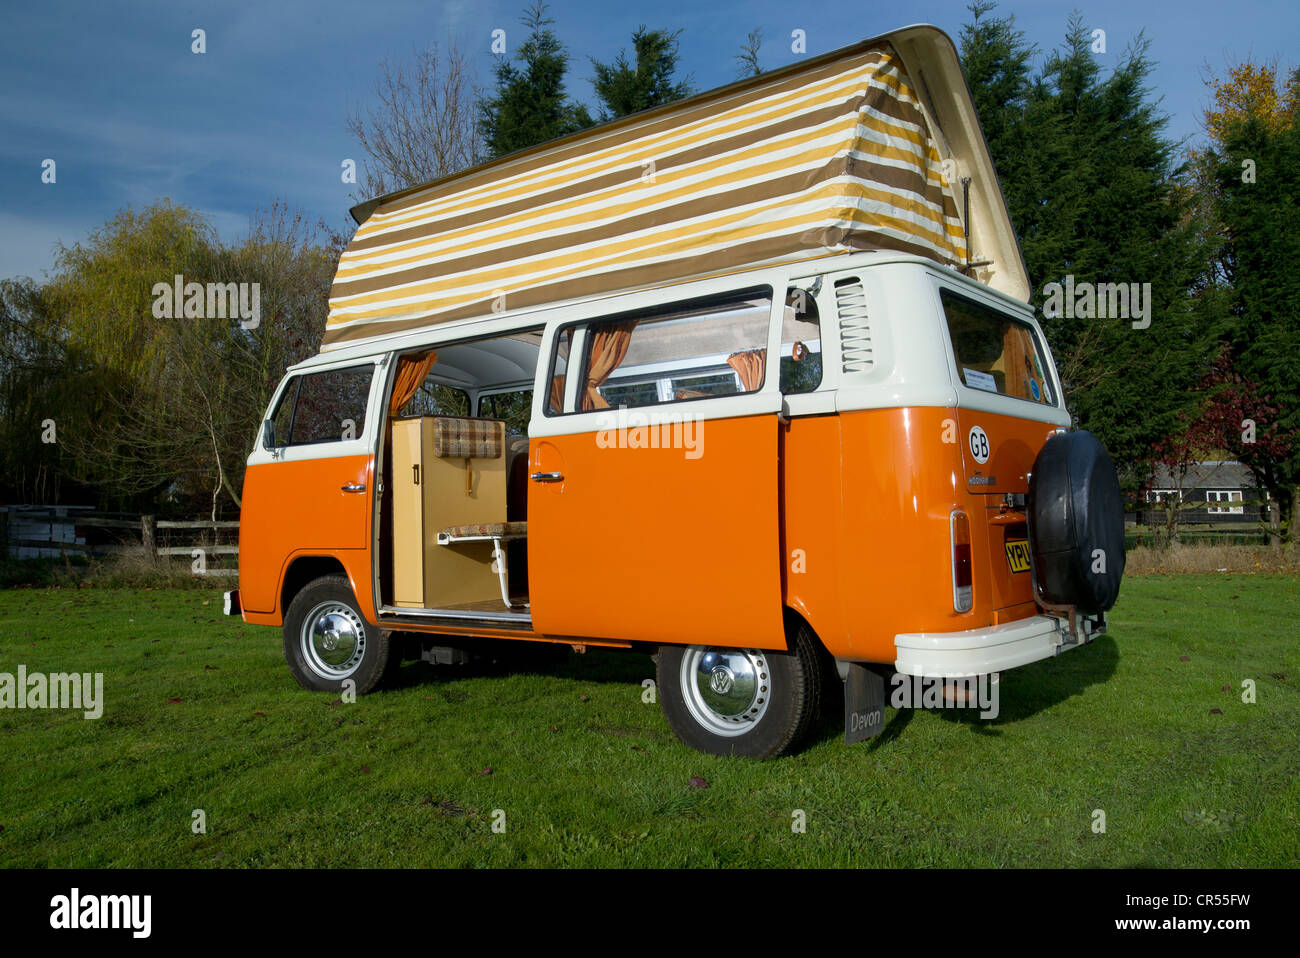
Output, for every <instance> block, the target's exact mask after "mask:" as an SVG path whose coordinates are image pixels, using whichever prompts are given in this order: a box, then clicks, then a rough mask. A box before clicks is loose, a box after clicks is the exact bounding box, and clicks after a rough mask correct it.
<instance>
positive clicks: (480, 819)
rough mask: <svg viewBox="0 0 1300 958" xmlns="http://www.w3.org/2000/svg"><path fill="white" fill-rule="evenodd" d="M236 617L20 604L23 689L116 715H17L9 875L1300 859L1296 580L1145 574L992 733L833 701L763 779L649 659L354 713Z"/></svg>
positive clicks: (10, 653)
mask: <svg viewBox="0 0 1300 958" xmlns="http://www.w3.org/2000/svg"><path fill="white" fill-rule="evenodd" d="M220 609H221V597H220V594H219V593H217V592H204V591H175V592H172V591H147V590H146V591H127V590H114V589H83V590H68V589H53V590H8V591H0V672H10V673H13V672H16V671H17V667H18V665H19V663H22V664H24V665H26V667H27V670H28V671H29V672H47V673H48V672H64V671H77V672H103V673H104V696H105V700H106V704H105V707H104V714H103V717H102V718H100V719H99V720H97V721H86V720H84V719H83V718H82V715H81V713H80V712H70V711H51V710H44V711H31V710H24V711H18V710H10V709H4V710H0V864H2V865H6V866H66V867H71V866H76V867H108V866H113V867H132V866H164V867H191V866H196V867H211V866H218V867H250V866H251V867H262V866H306V867H324V866H331V867H340V866H342V867H347V866H381V867H382V866H515V865H530V866H531V865H535V866H554V865H562V866H670V867H671V866H733V867H750V866H854V867H870V866H901V867H907V866H941V867H946V866H985V867H999V866H1049V867H1050V866H1100V867H1116V866H1158V867H1228V868H1232V867H1241V866H1286V867H1293V866H1295V865H1297V864H1298V863H1300V579H1297V578H1295V577H1287V576H1265V575H1232V576H1226V575H1220V576H1177V577H1175V576H1141V577H1130V578H1129V579H1127V580H1126V581H1125V584H1124V591H1123V595H1122V596H1121V598H1120V602H1119V605H1118V606H1117V607H1116V609H1115V611H1114V613H1113V614H1112V618H1111V632H1110V634H1109V635H1107V636H1103V637H1101V638H1100V639H1098V640H1097V641H1096V642H1095V643H1093V644H1092V645H1090V646H1087V647H1085V648H1083V649H1078V650H1075V651H1071V652H1069V653H1067V654H1065V655H1063V656H1061V657H1060V658H1058V659H1054V660H1051V661H1046V662H1040V663H1037V664H1035V665H1032V666H1029V667H1026V668H1023V669H1018V670H1016V671H1014V672H1010V673H1006V674H1004V675H1003V676H1002V684H1001V714H1000V716H999V717H998V718H997V719H996V720H994V721H991V722H981V721H980V720H978V719H977V718H975V716H974V714H973V713H969V712H952V711H948V712H941V711H917V712H895V711H894V710H892V709H888V710H886V731H885V733H884V735H882V736H881V737H880V738H878V739H876V740H874V741H873V742H870V743H863V744H859V745H855V746H850V747H845V746H844V744H843V743H842V740H841V737H842V728H841V726H840V724H839V723H840V721H841V720H840V717H839V714H838V709H839V708H840V703H839V698H838V691H836V695H835V699H834V700H833V706H832V709H831V712H832V714H831V715H830V716H829V717H828V718H827V719H826V720H825V721H824V722H823V723H822V725H821V727H820V728H819V729H818V731H817V732H816V734H815V735H814V737H813V738H812V740H811V741H810V742H809V743H808V744H807V746H806V747H805V748H804V750H803V751H801V752H800V753H799V754H797V755H795V756H793V757H789V758H784V759H778V760H775V761H770V762H764V763H758V762H752V761H747V760H739V759H717V758H712V757H708V756H704V755H701V754H698V753H696V752H693V751H691V750H689V749H687V748H686V747H685V746H683V745H681V744H679V743H678V742H677V740H676V739H675V738H674V737H673V735H672V733H671V732H670V731H669V729H668V726H667V724H666V723H665V721H664V719H663V717H662V715H661V714H660V711H659V707H658V705H650V704H645V703H644V702H643V701H642V697H643V691H644V690H643V688H642V686H641V681H642V680H643V679H645V678H650V677H652V676H653V674H654V671H653V663H652V662H651V661H650V659H649V658H648V657H647V656H645V655H639V654H630V653H619V652H591V653H588V654H587V655H585V656H579V655H576V654H575V655H571V656H570V657H569V660H568V663H567V664H565V665H559V666H555V667H552V668H550V669H549V670H547V671H545V672H541V673H538V672H523V673H514V674H511V673H509V672H506V671H502V670H497V671H490V670H489V671H485V670H478V671H470V670H467V669H465V668H464V667H452V666H446V667H440V668H432V667H429V666H426V665H423V664H417V663H408V664H407V666H406V667H405V669H404V670H403V677H402V683H401V687H400V688H398V689H396V690H393V691H388V692H383V693H379V694H375V695H372V696H368V697H363V698H361V699H359V700H358V701H357V703H356V704H350V705H349V704H342V703H340V702H338V700H337V698H336V697H335V696H333V695H324V694H314V693H310V692H305V691H303V690H301V689H300V688H299V687H298V686H297V684H296V683H295V682H294V681H293V679H292V678H291V677H290V675H289V672H288V669H287V668H286V666H285V664H284V661H283V658H282V656H281V649H280V633H279V630H277V629H268V628H261V627H255V626H248V625H245V624H244V623H242V622H240V621H239V620H237V619H227V618H224V617H223V616H222V615H221V614H220ZM1244 679H1253V680H1254V682H1255V684H1256V696H1257V701H1256V702H1255V704H1245V703H1243V702H1242V688H1241V683H1242V681H1243V680H1244ZM489 769H490V772H489V771H488V770H489ZM693 778H696V779H703V780H704V781H705V782H706V783H707V787H703V788H702V787H698V784H697V785H694V786H693V785H692V783H691V780H692V779H693ZM195 809H203V811H204V813H205V816H206V824H207V831H206V834H195V833H194V831H193V830H192V828H191V823H192V821H193V819H192V813H193V811H194V810H195ZM497 809H500V810H502V811H503V812H504V822H505V831H504V832H494V831H493V827H492V826H493V821H494V810H497ZM796 809H798V810H802V811H803V813H804V817H805V820H806V831H804V832H802V833H796V832H794V831H792V828H791V825H792V822H793V821H794V820H795V819H794V812H795V810H796ZM1095 809H1100V810H1102V811H1104V812H1105V816H1106V828H1105V833H1104V834H1097V833H1095V832H1094V831H1093V821H1094V817H1093V812H1094V810H1095ZM498 820H499V818H498Z"/></svg>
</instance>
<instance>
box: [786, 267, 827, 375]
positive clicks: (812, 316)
mask: <svg viewBox="0 0 1300 958" xmlns="http://www.w3.org/2000/svg"><path fill="white" fill-rule="evenodd" d="M821 384H822V336H821V316H820V315H819V314H818V312H817V300H816V299H815V298H813V295H812V294H811V293H810V292H809V291H808V290H805V289H799V288H798V287H791V288H790V289H789V291H788V292H787V293H786V297H785V317H784V319H783V320H782V322H781V392H782V393H785V394H787V395H789V394H790V393H808V392H812V391H813V390H815V389H816V388H817V387H818V386H820V385H821Z"/></svg>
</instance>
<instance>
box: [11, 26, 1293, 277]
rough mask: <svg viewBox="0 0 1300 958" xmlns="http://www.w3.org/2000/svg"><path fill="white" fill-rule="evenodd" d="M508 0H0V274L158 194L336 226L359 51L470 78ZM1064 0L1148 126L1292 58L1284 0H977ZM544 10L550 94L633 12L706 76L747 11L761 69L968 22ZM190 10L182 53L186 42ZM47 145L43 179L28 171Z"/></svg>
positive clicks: (1030, 33)
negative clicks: (1156, 112)
mask: <svg viewBox="0 0 1300 958" xmlns="http://www.w3.org/2000/svg"><path fill="white" fill-rule="evenodd" d="M528 2H529V0H449V2H438V0H428V2H422V3H420V2H411V0H393V2H388V0H366V2H361V0H254V2H226V3H193V2H185V0H179V2H176V0H171V2H146V0H82V2H71V0H42V2H40V3H29V2H23V3H20V2H18V0H0V91H2V92H0V278H6V277H12V276H19V275H25V276H31V277H33V278H36V279H42V278H44V277H45V275H46V273H47V271H50V270H52V269H53V267H54V262H55V257H54V250H55V247H56V245H57V244H58V243H63V244H66V245H69V246H70V245H72V244H74V243H76V242H79V241H83V240H84V239H85V238H86V237H87V236H88V235H89V234H90V232H91V231H92V230H94V229H97V228H98V227H100V226H102V225H103V224H104V223H105V222H106V221H107V220H109V219H110V218H112V217H113V216H114V215H115V214H116V213H117V212H118V211H120V210H122V209H124V208H127V207H132V208H137V209H139V208H142V207H144V206H147V205H150V204H151V203H153V202H155V201H156V200H158V199H161V198H169V199H170V200H171V201H172V202H174V203H181V204H185V205H187V206H190V207H193V208H194V209H196V210H198V211H200V212H201V213H203V214H204V215H205V216H207V217H208V218H209V220H210V222H211V223H212V224H213V226H214V227H215V228H216V229H217V231H218V234H219V235H220V237H221V238H222V239H223V240H224V241H226V242H234V241H236V240H237V239H238V238H239V237H241V236H243V235H244V234H246V233H247V231H248V227H249V221H250V217H251V216H252V215H253V214H254V213H255V212H256V211H257V210H259V209H265V208H267V207H269V206H270V205H271V204H272V203H273V202H275V201H277V200H279V201H282V202H284V203H286V204H288V206H289V207H290V208H292V209H296V210H300V211H301V212H303V213H304V214H305V215H306V217H307V219H308V220H309V221H310V222H313V223H314V222H316V221H317V220H324V221H325V222H326V223H327V224H328V225H329V226H331V227H332V228H335V229H347V228H350V223H351V221H350V220H349V219H348V217H347V210H348V208H349V207H350V206H351V205H352V204H353V202H354V201H355V197H354V196H353V193H354V191H355V190H356V187H355V185H351V184H346V183H343V182H342V180H341V176H340V172H341V169H342V167H341V164H342V162H343V161H344V160H345V159H354V160H355V161H356V162H357V165H358V167H360V166H361V165H362V160H363V155H362V153H361V152H360V150H359V147H358V145H357V144H356V143H355V141H353V139H352V138H351V136H350V134H349V133H348V131H347V116H348V113H349V111H351V112H357V111H364V110H365V109H367V108H368V107H370V106H371V105H373V103H374V100H375V96H374V90H375V84H376V81H377V79H378V76H379V64H380V62H381V61H384V60H389V61H392V62H394V63H399V64H400V63H402V62H409V61H410V60H411V59H412V54H413V52H414V51H415V50H416V49H418V48H422V47H424V46H425V45H426V44H430V43H438V44H442V45H446V44H447V43H449V42H453V41H454V42H457V43H459V44H460V45H461V46H462V48H463V49H465V50H466V51H467V52H468V53H469V55H470V60H471V63H472V65H473V67H474V69H475V72H476V74H477V77H478V80H479V82H480V83H481V84H482V85H484V86H489V85H490V83H491V79H492V66H493V63H494V60H493V57H492V54H491V52H490V47H491V43H492V33H493V31H494V30H497V29H502V30H505V31H506V42H507V46H508V48H509V49H510V50H513V49H514V44H515V43H517V42H518V41H520V40H522V38H523V37H524V36H525V35H526V33H527V31H526V30H525V29H524V28H523V27H522V26H521V25H520V22H519V20H520V17H521V15H522V13H523V9H524V7H525V6H526V5H527V4H528ZM1075 9H1077V10H1078V12H1079V14H1080V15H1081V16H1082V18H1083V20H1084V22H1085V24H1086V25H1087V26H1088V28H1089V29H1090V30H1092V29H1101V30H1104V31H1105V33H1106V53H1104V54H1099V59H1100V61H1101V62H1102V64H1103V67H1106V68H1109V67H1111V66H1113V65H1114V64H1116V63H1117V62H1119V59H1120V57H1121V56H1122V55H1123V51H1124V49H1125V47H1126V46H1127V45H1128V44H1129V43H1131V42H1132V41H1133V40H1134V38H1135V37H1136V36H1137V35H1138V34H1139V33H1140V32H1142V31H1145V36H1146V37H1147V39H1149V40H1150V41H1151V46H1150V51H1149V55H1150V57H1151V58H1152V59H1153V60H1154V61H1155V64H1156V65H1155V70H1154V73H1153V75H1152V77H1151V86H1152V87H1153V88H1154V91H1155V93H1154V95H1155V96H1156V97H1158V98H1159V99H1160V105H1161V108H1162V109H1163V111H1164V112H1165V113H1166V114H1168V115H1169V118H1170V122H1169V127H1168V131H1169V133H1170V134H1171V135H1172V136H1173V137H1174V138H1176V139H1183V140H1186V141H1187V142H1188V143H1189V144H1195V143H1197V142H1198V141H1200V140H1202V139H1203V136H1204V133H1203V128H1202V125H1201V118H1202V116H1203V112H1204V110H1205V107H1206V105H1207V103H1208V94H1207V88H1206V86H1205V82H1204V80H1205V77H1206V76H1207V75H1209V73H1216V74H1222V73H1224V72H1226V68H1227V66H1228V65H1230V64H1232V63H1236V62H1238V61H1241V60H1244V59H1252V60H1255V61H1270V60H1274V59H1278V60H1279V61H1280V62H1281V64H1282V65H1283V66H1284V67H1285V66H1295V65H1296V64H1295V60H1294V57H1295V56H1296V53H1295V51H1296V49H1297V47H1298V44H1297V42H1296V41H1297V40H1300V4H1297V3H1295V2H1294V0H1281V2H1263V0H1232V2H1229V3H1225V2H1221V0H1212V2H1205V0H1180V2H1172V0H1158V2H1153V3H1144V2H1140V0H1094V2H1086V3H1085V2H1082V0H1080V2H1076V3H1069V2H1067V3H1057V2H1042V0H1002V2H1001V3H1000V5H999V6H998V8H997V10H996V11H995V12H996V13H999V14H1008V13H1010V14H1014V15H1015V18H1016V23H1017V26H1018V27H1019V28H1020V29H1021V30H1023V31H1024V33H1025V35H1026V37H1027V39H1028V40H1029V41H1030V42H1032V43H1034V44H1036V45H1037V47H1038V49H1039V51H1040V55H1041V54H1045V53H1047V52H1048V51H1050V50H1052V49H1053V48H1055V47H1058V46H1059V45H1060V44H1061V42H1062V39H1063V37H1064V34H1065V30H1066V23H1067V20H1068V18H1069V16H1070V13H1071V11H1072V10H1075ZM549 13H550V16H551V17H552V19H554V21H555V24H554V29H555V30H556V31H557V33H558V34H559V37H560V39H561V41H562V42H563V43H564V44H565V46H566V47H567V48H568V51H569V53H570V54H571V56H572V58H573V62H572V65H571V67H570V72H569V76H568V81H567V82H568V89H569V93H570V94H571V95H572V96H574V97H575V98H577V99H580V100H583V101H584V102H587V103H588V104H589V105H590V104H592V103H593V102H594V96H593V94H592V88H591V83H590V78H591V75H592V71H591V65H590V60H591V58H592V57H595V58H597V59H599V60H602V61H609V60H612V59H613V58H614V57H615V56H616V55H617V53H618V51H619V50H621V49H626V48H630V38H631V35H632V32H633V31H634V30H635V29H636V28H637V27H638V26H640V25H643V24H644V25H645V26H647V27H650V28H664V29H669V30H676V29H679V28H680V29H681V30H682V34H681V37H680V53H681V67H682V69H683V71H684V72H687V73H689V74H690V75H691V82H692V85H693V87H694V88H695V89H696V90H705V89H709V88H711V87H715V86H720V85H722V84H725V83H729V82H731V81H732V80H734V79H736V70H737V64H736V61H735V55H736V54H737V53H738V52H739V50H740V46H741V44H742V43H743V42H744V39H745V37H746V35H747V34H748V33H749V31H750V30H753V29H755V28H759V29H761V30H762V31H763V37H764V41H763V45H762V49H761V53H760V62H761V64H762V65H763V67H764V68H769V69H770V68H775V67H778V66H783V65H785V64H787V63H791V62H793V61H794V60H796V59H798V58H799V57H798V56H797V55H796V54H794V53H792V52H791V40H790V37H791V34H792V31H794V30H803V31H804V34H805V36H806V44H807V55H809V56H812V55H816V54H819V53H824V52H826V51H827V50H833V49H836V48H837V47H842V46H845V45H847V44H849V43H852V42H854V41H856V40H859V39H862V38H865V37H871V36H876V35H878V34H881V33H886V32H889V31H890V30H894V29H897V28H899V27H902V26H906V25H909V24H912V23H932V24H935V25H937V26H939V27H940V28H942V29H943V30H945V31H947V32H948V33H949V34H950V35H951V36H953V38H954V39H956V38H957V37H958V34H959V32H960V30H961V27H962V25H963V24H965V23H968V22H969V20H970V14H969V11H968V10H967V0H911V2H908V3H906V4H900V5H897V6H894V5H890V4H884V3H863V2H860V0H858V2H848V0H799V2H797V3H792V2H789V0H744V2H733V0H714V2H711V3H701V2H698V0H695V2H688V0H656V2H654V3H650V2H647V0H627V2H624V3H617V4H611V3H609V2H608V0H553V2H551V3H550V5H549ZM196 29H201V30H203V31H204V32H205V41H206V52H205V53H202V54H196V53H194V52H192V49H191V47H192V43H193V40H192V33H193V31H194V30H196ZM1040 62H1041V61H1040ZM593 112H594V111H593ZM47 159H52V160H54V161H55V166H54V176H55V181H54V182H53V183H44V182H42V171H43V169H44V168H45V167H43V164H44V161H45V160H47Z"/></svg>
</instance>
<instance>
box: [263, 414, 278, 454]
mask: <svg viewBox="0 0 1300 958" xmlns="http://www.w3.org/2000/svg"><path fill="white" fill-rule="evenodd" d="M262 448H263V449H274V448H275V423H273V422H272V421H271V420H269V419H264V420H263V421H262Z"/></svg>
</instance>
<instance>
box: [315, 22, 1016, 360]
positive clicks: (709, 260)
mask: <svg viewBox="0 0 1300 958" xmlns="http://www.w3.org/2000/svg"><path fill="white" fill-rule="evenodd" d="M954 62H955V58H954ZM963 93H964V89H963ZM975 128H976V130H977V131H978V124H976V125H975ZM976 135H977V136H978V132H977V133H976ZM941 145H943V146H946V144H942V141H941V139H940V138H936V136H935V135H934V132H933V131H932V130H931V127H930V123H929V122H928V121H927V114H926V110H925V109H924V108H923V106H922V103H921V97H920V96H919V95H918V89H917V88H916V86H914V84H913V81H912V79H911V78H910V77H909V75H908V73H907V71H906V70H905V69H904V67H903V63H902V61H901V58H900V57H899V55H898V53H897V52H896V50H895V48H894V47H893V46H892V45H891V44H890V43H889V42H887V41H883V40H877V41H868V42H866V43H864V44H860V45H858V46H857V47H851V48H848V49H847V50H846V51H844V55H842V56H828V57H820V58H818V59H817V60H816V61H812V62H811V63H809V64H808V66H807V68H806V69H795V70H793V71H792V70H790V69H786V70H782V71H779V72H778V73H777V74H775V75H773V76H772V77H771V78H769V79H766V80H764V78H763V77H759V78H758V79H757V81H751V82H747V83H741V84H734V85H733V86H732V87H724V88H722V89H720V90H717V91H713V92H712V93H707V94H703V95H701V96H696V97H693V98H691V99H690V100H686V101H681V102H679V103H676V104H670V105H668V106H666V107H660V108H658V109H655V110H652V111H648V112H646V113H644V114H641V115H638V116H633V117H629V118H626V119H625V120H621V121H615V122H613V123H609V124H605V125H603V126H600V127H596V128H593V129H591V130H589V131H584V132H582V133H578V134H574V135H572V136H569V137H566V138H564V139H561V140H557V141H554V142H553V143H551V144H547V145H545V146H543V147H540V148H534V149H532V150H527V151H523V152H522V153H520V154H516V155H513V156H511V157H507V158H504V159H503V160H498V161H494V162H493V163H490V164H487V165H486V166H484V167H478V168H475V169H473V170H470V171H467V172H465V173H461V174H458V175H455V176H452V177H448V178H446V179H444V180H440V181H436V182H434V183H431V184H428V185H426V186H423V187H418V188H416V189H413V190H407V191H405V192H402V193H398V194H394V195H393V196H391V197H386V198H382V199H381V200H379V201H378V202H377V204H376V203H372V204H367V205H369V206H371V207H372V208H373V212H372V213H371V215H370V216H368V217H367V218H365V219H364V221H363V222H362V223H361V225H360V226H359V228H358V229H357V232H356V235H355V236H354V237H353V239H352V241H351V242H350V243H349V245H348V247H347V249H346V250H345V252H344V253H343V256H342V258H341V260H340V263H339V269H338V274H337V276H336V277H335V280H334V285H333V288H332V290H331V294H330V310H329V319H328V323H327V327H326V332H325V337H324V341H323V344H322V349H323V350H325V349H330V348H332V347H338V346H342V345H346V344H351V343H355V342H357V341H359V340H364V339H370V338H372V337H376V336H385V335H390V334H393V333H401V332H409V331H412V330H416V329H419V328H421V327H425V326H430V325H433V324H437V323H443V322H447V321H450V320H455V319H464V318H468V317H473V316H484V315H491V314H492V313H494V312H500V311H502V309H503V308H504V309H511V310H513V309H516V308H520V307H529V306H537V305H541V304H545V303H549V302H554V301H558V300H567V299H573V298H577V297H585V296H592V295H599V294H602V293H608V292H613V291H616V290H627V289H634V288H641V287H646V286H652V285H656V284H661V283H667V282H672V281H676V280H680V279H685V278H688V277H689V278H699V277H704V276H712V275H718V274H722V273H728V272H734V271H736V270H740V269H745V268H751V267H754V266H761V265H768V264H773V263H783V262H793V261H797V260H806V259H811V258H814V257H819V256H827V255H831V254H835V253H843V252H857V251H861V250H872V249H884V250H896V251H905V252H909V253H915V254H919V255H922V256H926V257H928V258H930V259H932V260H935V261H936V262H939V263H942V264H945V265H954V266H955V265H960V264H961V263H962V262H963V260H964V259H965V258H966V253H967V251H966V239H965V230H964V229H963V226H962V221H961V219H960V217H959V215H958V208H959V204H960V194H959V193H955V191H954V185H953V184H952V183H950V182H948V180H947V178H946V177H945V175H944V174H945V168H944V164H943V159H942V157H941V154H940V146H941ZM980 147H981V149H982V148H983V144H982V142H981V143H980ZM948 172H951V171H950V170H949V171H948ZM1000 200H1001V197H1000V195H999V196H998V201H999V204H1000ZM1004 215H1005V214H1004Z"/></svg>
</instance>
